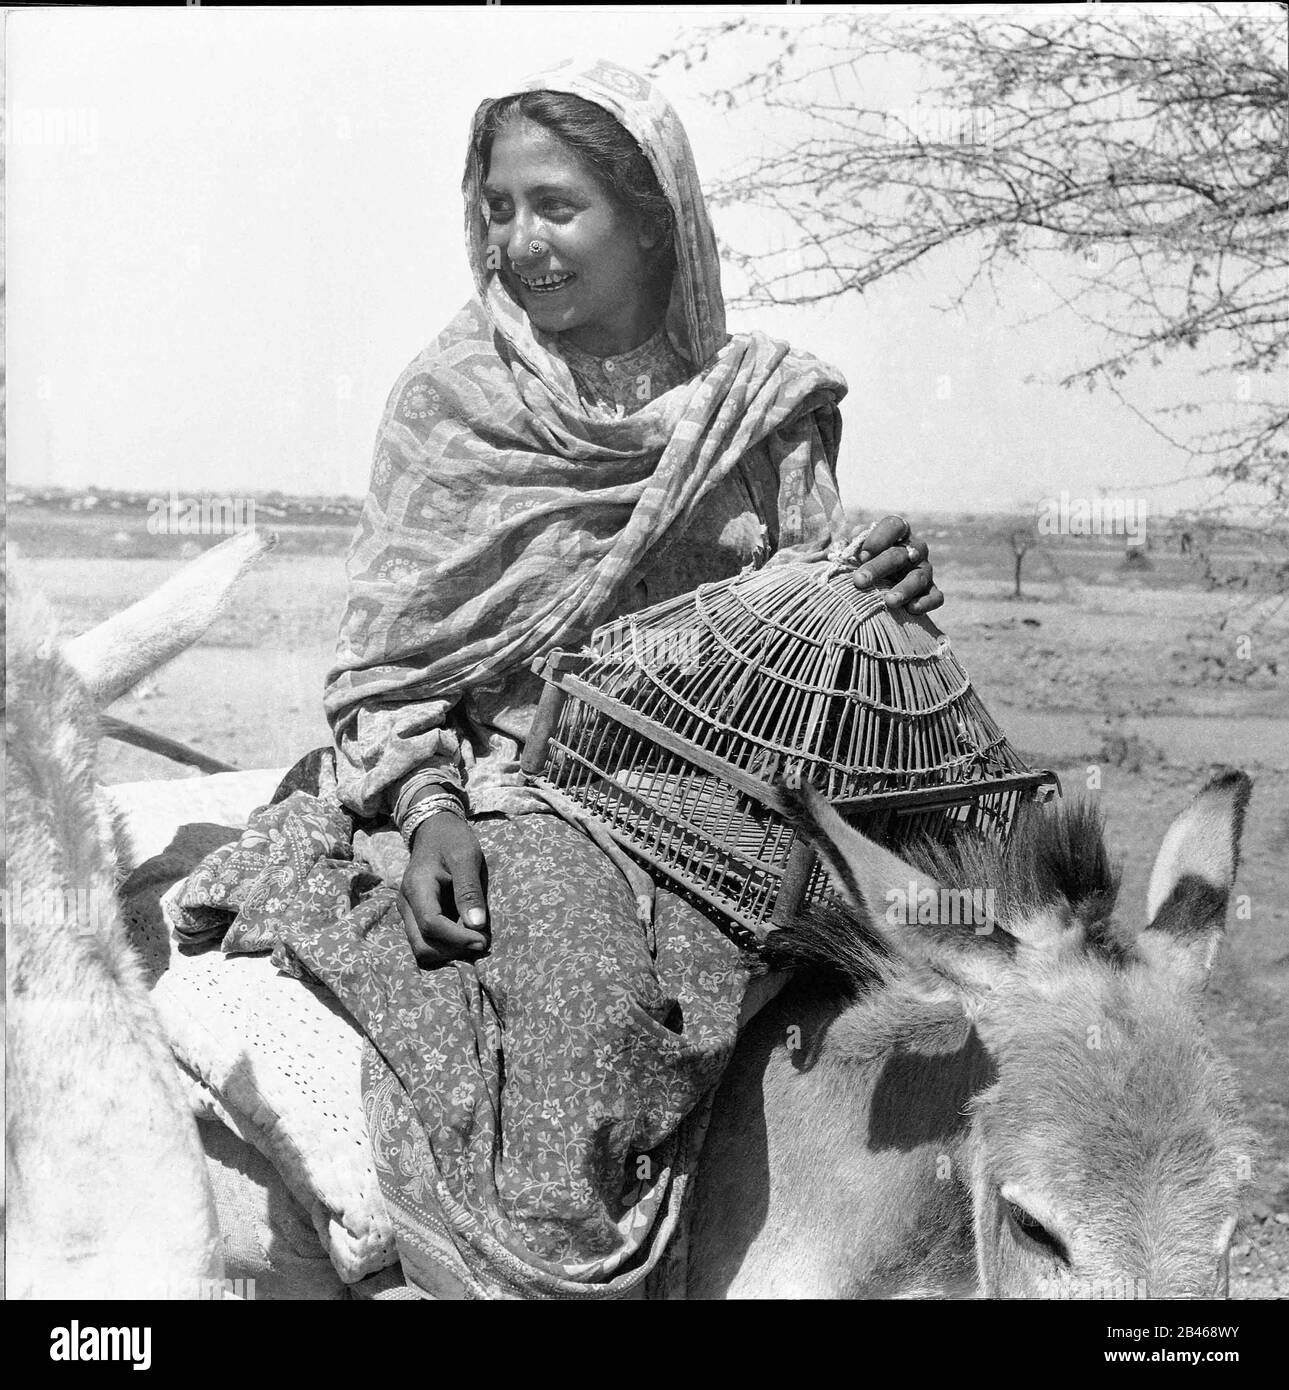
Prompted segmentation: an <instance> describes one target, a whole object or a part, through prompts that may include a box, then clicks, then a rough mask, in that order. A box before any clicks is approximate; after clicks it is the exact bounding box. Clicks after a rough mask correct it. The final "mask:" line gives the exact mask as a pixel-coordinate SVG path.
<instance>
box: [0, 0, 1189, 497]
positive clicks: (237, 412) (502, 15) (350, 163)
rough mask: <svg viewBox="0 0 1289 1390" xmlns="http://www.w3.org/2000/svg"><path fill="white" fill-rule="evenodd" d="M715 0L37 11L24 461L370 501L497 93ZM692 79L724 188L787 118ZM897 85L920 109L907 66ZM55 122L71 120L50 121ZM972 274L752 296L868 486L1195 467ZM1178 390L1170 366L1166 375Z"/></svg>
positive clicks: (26, 226)
mask: <svg viewBox="0 0 1289 1390" xmlns="http://www.w3.org/2000/svg"><path fill="white" fill-rule="evenodd" d="M700 14H701V12H700V11H698V9H697V8H696V7H681V8H677V9H674V10H672V9H668V8H665V7H664V8H659V9H648V10H646V9H635V8H632V7H625V6H624V7H620V8H618V9H614V8H612V7H605V8H601V9H594V10H591V9H586V8H580V7H579V8H576V9H568V10H565V9H558V8H553V7H543V8H539V9H531V8H511V7H508V6H505V5H502V6H497V7H492V8H478V7H471V8H468V9H467V8H446V9H445V8H438V7H434V8H428V9H425V10H405V9H388V10H386V9H366V8H364V9H342V8H314V9H291V10H267V9H253V10H252V9H247V10H208V9H201V8H191V9H167V10H141V9H129V10H126V9H122V10H88V9H79V10H29V11H10V12H9V13H8V15H7V16H6V18H7V43H6V49H7V52H6V63H7V74H8V81H7V92H6V125H5V131H6V136H7V139H8V146H9V148H8V150H7V158H8V200H7V210H8V219H9V220H8V228H7V251H8V275H9V281H8V309H9V327H8V367H9V378H8V381H9V387H8V407H9V477H10V480H11V481H12V482H15V483H29V484H30V483H47V484H56V485H63V486H85V485H90V484H98V485H100V486H104V487H125V488H136V489H155V490H156V491H157V492H158V493H164V492H166V491H168V490H169V489H171V488H174V489H175V490H176V491H178V492H179V493H181V494H193V493H200V494H226V493H229V492H236V491H238V490H239V489H245V490H265V489H269V488H281V489H283V490H285V491H304V492H347V493H357V494H361V493H362V492H364V491H365V490H366V486H367V475H368V470H369V466H370V459H371V447H372V442H373V439H374V435H375V430H376V426H377V423H378V421H379V416H380V412H381V409H382V407H383V404H384V401H385V397H386V394H387V392H388V391H389V389H390V387H391V386H392V384H393V382H394V380H395V378H396V377H397V375H398V374H399V372H400V371H401V370H402V368H403V367H404V366H405V365H406V363H407V362H408V361H409V360H410V359H411V358H412V357H413V356H414V355H415V354H416V352H417V351H418V350H419V349H420V348H421V347H422V346H423V345H424V344H425V343H426V342H428V341H429V340H430V339H431V338H432V337H433V336H434V335H435V334H436V333H437V332H438V331H439V329H440V328H441V327H442V326H443V325H444V324H445V323H446V322H447V321H448V319H449V318H450V317H451V316H452V315H453V314H454V313H455V312H456V310H457V309H458V308H459V307H460V305H461V304H462V303H463V302H464V301H465V300H466V298H467V297H468V295H469V293H470V280H469V274H468V270H467V267H466V261H465V253H464V247H463V241H462V209H461V199H460V192H459V189H460V177H461V167H462V161H463V158H464V151H465V138H466V131H467V127H468V122H469V118H470V115H471V113H472V112H473V110H474V108H475V106H476V105H477V103H478V102H479V101H480V100H481V99H482V98H483V97H485V96H494V95H499V94H501V93H503V92H506V91H508V90H511V89H512V88H513V86H514V84H515V82H516V81H517V79H519V78H521V77H523V76H526V75H527V74H529V73H531V72H534V71H536V70H539V69H540V68H542V67H544V66H546V65H547V64H549V63H550V62H552V61H554V60H556V59H559V58H563V57H565V56H568V55H569V54H574V55H585V56H590V55H592V54H596V53H598V54H602V55H603V56H605V57H608V58H612V59H615V60H616V61H618V62H621V63H624V64H626V65H627V66H630V67H634V68H637V69H643V68H644V67H645V66H646V65H647V64H648V63H649V61H650V60H651V59H652V58H653V57H654V56H655V55H656V54H657V53H658V52H659V51H660V50H662V49H664V48H666V47H668V46H670V45H671V44H672V42H673V41H674V39H675V37H676V35H677V33H678V31H679V30H680V29H681V28H682V27H683V26H684V25H686V24H692V23H693V22H695V19H696V17H699V16H700ZM773 15H774V17H775V19H776V20H779V21H781V22H784V23H789V24H791V23H806V22H809V20H810V18H811V17H812V14H811V11H810V10H809V9H806V10H803V9H801V8H799V7H788V8H778V7H776V8H775V9H774V10H773ZM738 56H739V55H738V54H737V52H735V53H732V54H730V55H729V58H728V61H730V62H736V61H737V58H738ZM663 85H664V86H665V88H666V90H667V92H668V95H669V96H670V97H671V98H672V101H673V102H674V104H675V105H676V107H677V109H678V110H679V112H680V115H681V118H682V120H684V122H685V124H686V127H687V129H688V130H689V133H690V137H691V140H692V143H693V145H694V148H695V152H696V155H697V158H698V161H699V170H700V173H702V174H704V175H705V176H708V177H710V176H712V175H714V174H715V173H717V172H718V171H720V170H723V169H729V168H731V167H732V166H734V165H736V164H737V163H739V162H740V161H741V160H742V158H744V157H745V155H746V153H747V151H748V150H749V148H752V147H755V145H756V143H757V142H759V141H762V140H764V138H765V137H766V135H767V132H764V131H756V130H751V129H749V128H748V127H747V125H746V118H740V117H737V116H735V117H733V118H731V117H728V116H724V115H720V116H718V115H716V114H715V113H714V111H713V109H712V108H711V107H710V106H709V105H708V104H706V103H705V102H704V101H703V100H702V99H701V93H702V92H703V91H704V90H706V89H709V88H710V87H711V86H713V85H714V81H713V74H710V73H704V72H701V71H699V72H696V73H694V74H684V73H680V74H677V75H676V76H675V77H673V78H672V79H671V80H668V81H664V84H663ZM882 85H883V86H884V88H885V91H884V92H883V93H882V95H883V96H884V98H885V99H886V100H889V101H890V102H891V104H896V105H906V104H911V102H912V98H913V89H912V87H911V86H910V85H909V82H908V75H907V74H890V75H889V77H888V79H887V80H884V82H883V84H882ZM864 96H865V99H866V100H868V101H869V102H870V103H871V102H872V99H873V96H874V93H873V92H872V91H871V90H870V91H868V92H866V93H865V94H864ZM55 121H61V122H64V123H65V124H66V127H67V130H68V131H69V132H70V135H69V137H68V138H67V139H65V140H64V141H62V142H57V141H51V140H49V139H45V140H34V139H32V138H31V132H32V131H33V130H34V129H37V128H40V129H44V130H49V129H52V128H53V127H52V126H51V125H50V122H55ZM739 217H740V214H739V213H738V212H735V211H729V210H723V211H722V212H721V214H720V216H719V217H718V219H717V228H718V232H724V233H725V234H726V235H728V236H729V237H730V239H731V240H734V241H738V239H739V231H740V222H739ZM957 254H958V253H956V252H955V253H954V255H955V256H956V255H957ZM966 263H967V262H966V261H964V260H956V261H955V260H949V259H945V260H943V261H942V262H940V263H931V264H928V266H927V268H926V269H925V270H924V271H922V272H920V273H919V274H918V275H917V276H916V277H911V278H908V279H904V280H900V281H897V282H890V283H887V284H884V285H881V286H879V287H877V289H875V290H874V291H872V292H870V293H869V294H868V295H866V296H865V297H864V298H863V299H859V298H855V297H848V298H847V299H846V300H844V301H835V302H833V303H831V304H830V305H828V306H825V307H813V308H809V309H802V310H783V311H775V312H765V311H758V312H757V313H756V314H755V315H754V316H739V315H733V314H732V315H731V325H730V326H731V328H733V329H738V328H739V327H750V326H753V325H755V326H757V327H760V328H763V329H765V330H766V331H767V332H770V333H773V334H775V335H777V336H780V337H784V338H787V339H789V340H790V341H791V342H792V343H793V344H794V345H795V346H797V347H800V348H804V349H807V350H809V351H812V352H814V353H815V354H817V355H818V356H820V357H823V358H825V359H827V360H830V361H832V362H834V363H835V364H836V365H838V366H840V367H841V368H842V370H843V371H844V373H845V375H846V377H847V379H848V381H849V382H850V387H851V393H850V396H849V397H848V399H847V402H846V403H845V405H844V406H843V413H844V417H845V434H844V440H843V456H842V466H841V477H842V485H843V491H844V493H845V494H846V497H847V500H848V501H850V502H852V503H854V504H856V505H859V506H861V507H863V508H865V509H867V508H870V507H872V508H879V507H880V508H906V509H908V510H918V511H926V510H939V509H954V510H963V509H966V510H987V509H990V508H999V507H1009V506H1013V505H1016V504H1019V503H1023V502H1025V501H1027V500H1034V499H1038V498H1044V497H1054V496H1057V495H1058V494H1059V493H1060V492H1061V491H1062V490H1066V491H1068V492H1070V493H1071V494H1072V495H1076V496H1077V495H1085V496H1095V495H1096V494H1097V492H1098V490H1100V489H1103V488H1109V489H1113V490H1115V491H1119V492H1122V491H1124V490H1127V489H1137V490H1141V489H1142V488H1143V487H1144V486H1145V485H1147V484H1151V483H1155V484H1157V483H1159V482H1162V481H1163V480H1165V479H1171V478H1175V477H1176V476H1178V474H1179V473H1181V472H1183V471H1184V470H1185V461H1184V459H1182V458H1180V457H1179V456H1178V455H1177V454H1176V453H1175V452H1174V451H1172V450H1170V449H1169V448H1168V447H1167V446H1166V445H1165V444H1163V443H1162V442H1161V441H1160V440H1159V439H1158V438H1157V437H1156V436H1155V435H1154V434H1152V433H1151V431H1150V430H1149V429H1148V428H1147V427H1146V426H1145V425H1143V424H1141V423H1140V422H1139V421H1137V420H1136V419H1135V418H1134V417H1133V416H1132V415H1131V414H1130V413H1129V412H1128V411H1126V410H1125V408H1124V407H1123V406H1121V405H1119V404H1118V403H1117V402H1115V401H1114V400H1113V398H1111V397H1109V396H1102V395H1100V394H1096V395H1091V396H1089V395H1087V394H1086V393H1084V392H1081V391H1080V392H1077V393H1075V392H1068V391H1061V390H1059V389H1058V388H1056V387H1047V386H1039V385H1032V384H1027V382H1026V378H1027V377H1029V376H1030V375H1032V374H1033V373H1034V372H1035V371H1042V370H1044V369H1045V368H1047V367H1048V366H1049V365H1050V366H1051V367H1053V368H1054V367H1055V366H1056V365H1057V362H1058V359H1059V361H1060V362H1061V363H1064V362H1066V361H1068V360H1070V357H1071V354H1073V353H1076V352H1077V351H1078V349H1079V347H1080V345H1081V344H1082V343H1084V342H1085V341H1086V339H1085V338H1084V336H1083V335H1084V330H1082V329H1081V328H1080V327H1079V326H1078V325H1077V324H1076V323H1075V322H1074V321H1073V320H1072V319H1071V318H1069V317H1068V316H1064V315H1058V316H1057V317H1055V318H1049V319H1047V320H1046V321H1045V323H1043V324H1042V325H1040V326H1034V327H1029V328H1025V327H1018V326H1017V325H1018V324H1019V323H1020V321H1021V320H1022V319H1023V318H1025V317H1026V315H1028V314H1030V313H1033V312H1036V311H1038V310H1040V309H1043V308H1045V307H1047V306H1048V304H1049V298H1048V296H1047V293H1046V291H1045V290H1044V289H1043V287H1042V286H1041V285H1040V284H1039V282H1038V281H1037V280H1035V279H1033V278H1032V277H1030V276H1028V275H1027V274H1026V273H1025V272H1019V273H1017V274H1016V275H1015V276H1013V277H1012V278H1011V279H1010V280H1009V281H1008V282H1007V294H1008V302H1007V304H1006V305H1005V306H1004V307H1003V308H1001V309H999V308H997V307H995V306H994V305H993V303H992V301H990V300H989V299H987V298H986V297H985V296H983V295H981V296H978V297H976V298H974V299H973V300H972V301H971V306H970V312H969V313H968V314H966V315H961V314H959V315H954V316H948V315H943V314H940V313H938V312H936V310H935V309H934V308H933V307H932V306H933V305H934V304H936V303H938V302H943V300H944V298H945V296H946V294H947V292H948V290H949V289H950V288H951V286H952V285H953V284H954V282H955V277H956V276H957V275H958V274H959V273H960V272H961V271H962V269H963V267H964V265H965V264H966ZM1166 399H1167V394H1166V389H1165V383H1164V380H1163V379H1162V378H1157V379H1153V380H1145V381H1144V382H1143V383H1142V384H1141V387H1140V389H1139V390H1138V393H1137V400H1138V401H1139V402H1140V403H1143V404H1146V405H1150V404H1159V403H1163V402H1164V401H1165V400H1166ZM1150 495H1151V497H1152V500H1153V501H1154V503H1155V505H1156V506H1160V507H1162V508H1164V509H1167V508H1169V507H1171V506H1172V505H1179V504H1182V503H1187V502H1189V501H1191V500H1193V499H1194V497H1195V496H1196V494H1195V492H1194V491H1193V490H1192V489H1190V488H1184V489H1182V490H1172V491H1165V492H1160V493H1156V492H1154V491H1152V492H1151V494H1150Z"/></svg>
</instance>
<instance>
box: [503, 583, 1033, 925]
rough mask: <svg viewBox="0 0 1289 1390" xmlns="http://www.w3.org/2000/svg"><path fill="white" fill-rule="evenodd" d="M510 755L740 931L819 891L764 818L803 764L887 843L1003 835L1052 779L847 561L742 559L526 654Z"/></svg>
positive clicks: (782, 827)
mask: <svg viewBox="0 0 1289 1390" xmlns="http://www.w3.org/2000/svg"><path fill="white" fill-rule="evenodd" d="M533 669H534V670H535V671H536V672H537V673H538V674H539V675H541V676H542V677H543V679H544V682H545V686H544V690H543V695H542V699H541V703H540V705H539V707H538V711H537V715H536V717H535V719H534V721H533V725H532V730H531V732H530V735H529V738H528V741H527V743H526V745H525V751H524V761H523V768H524V771H525V772H526V773H528V774H529V775H530V776H531V777H532V778H533V779H534V780H535V781H536V782H537V783H539V784H540V785H544V786H546V787H549V788H552V789H555V790H557V791H558V792H559V793H561V794H562V795H563V796H565V797H567V798H569V799H570V800H571V801H572V802H574V803H575V804H576V805H577V806H578V807H579V808H580V810H581V811H582V812H583V813H585V814H587V815H589V816H591V817H593V818H594V819H595V820H596V821H598V822H599V823H600V824H601V825H603V826H604V827H605V829H606V830H607V831H608V833H609V834H610V835H611V836H612V837H613V838H614V840H615V841H616V842H617V843H619V844H621V845H622V846H623V847H624V848H625V849H627V850H628V851H629V852H630V853H632V854H633V855H635V856H636V857H637V858H639V859H641V860H643V861H644V862H645V863H646V864H647V865H649V866H650V867H651V868H652V869H654V870H656V871H658V872H660V873H662V874H664V875H666V876H667V877H668V878H670V879H671V880H672V881H673V882H674V883H676V884H678V885H680V886H681V887H682V888H683V889H685V890H687V891H688V892H690V893H692V894H694V895H696V896H697V897H698V898H699V899H700V900H702V901H703V902H704V903H706V904H707V905H708V906H709V907H711V908H712V909H714V910H715V912H716V913H717V914H718V917H719V919H720V920H721V924H722V926H724V927H725V929H726V930H727V931H729V933H730V934H731V935H732V936H733V937H734V938H735V939H736V940H738V941H739V942H740V943H741V944H743V945H745V946H749V947H755V946H756V945H757V944H758V943H759V941H760V940H761V938H762V937H763V936H764V934H765V932H766V931H767V930H769V929H770V927H771V926H773V925H781V924H783V923H785V922H787V921H789V920H790V919H791V917H792V916H793V915H794V914H795V913H797V912H799V911H800V910H801V908H802V907H803V906H804V905H805V904H807V903H809V902H811V901H817V900H818V899H819V898H821V897H822V896H823V895H824V894H826V893H827V891H828V885H827V881H826V879H825V876H824V874H823V871H822V868H821V866H820V865H819V864H818V863H817V862H816V858H815V855H814V853H813V851H812V850H810V848H809V847H808V846H807V845H805V843H804V842H801V843H797V841H796V836H795V833H794V831H793V829H792V827H791V826H789V825H788V824H786V823H785V822H784V821H783V820H782V818H780V817H779V816H778V815H777V814H776V813H775V811H774V809H773V808H774V805H775V802H774V798H773V794H772V787H773V785H774V783H775V782H776V781H778V780H780V779H782V778H784V777H788V776H794V777H800V778H801V779H802V780H804V781H808V782H810V783H811V784H812V785H813V786H815V787H816V788H818V789H819V790H820V791H821V792H823V793H824V795H826V796H827V797H828V798H829V800H830V801H831V802H832V803H833V804H834V805H835V806H836V807H837V808H838V810H839V811H841V813H842V814H843V815H844V816H845V817H846V819H847V820H848V821H849V822H850V823H851V824H852V825H854V826H855V827H856V828H857V829H859V830H862V831H863V832H864V833H865V834H867V835H869V836H871V837H872V838H874V839H877V840H879V841H881V842H882V843H883V844H886V845H888V846H890V847H891V848H896V849H897V848H898V847H899V846H900V845H902V844H906V843H908V842H909V841H910V840H912V839H915V838H918V837H920V836H927V835H930V836H937V837H942V836H944V835H945V834H947V833H953V832H956V831H961V830H969V831H979V832H981V833H985V834H990V835H997V836H1006V835H1007V833H1008V832H1009V830H1010V828H1011V825H1012V823H1013V821H1014V819H1015V815H1016V812H1017V809H1018V808H1019V807H1020V805H1021V804H1023V803H1024V802H1026V801H1029V800H1033V799H1042V798H1045V797H1046V796H1048V795H1051V793H1052V792H1053V791H1054V790H1055V789H1056V788H1057V783H1056V779H1055V778H1054V777H1053V776H1052V774H1051V773H1048V772H1036V771H1034V770H1032V769H1031V768H1029V767H1027V766H1026V765H1025V764H1024V762H1023V761H1022V760H1021V759H1020V758H1019V757H1018V756H1017V754H1016V753H1015V751H1014V750H1013V749H1012V747H1011V745H1010V744H1009V743H1008V742H1007V740H1006V738H1005V737H1004V736H1003V734H1002V731H1001V730H1000V729H999V728H998V726H997V725H996V724H995V722H994V721H993V719H992V718H991V717H990V715H989V712H988V711H987V710H986V709H985V708H984V706H983V704H981V702H980V699H979V697H978V696H977V695H976V693H975V691H974V690H973V689H972V686H971V682H970V680H969V679H968V677H967V674H966V672H965V671H964V670H963V668H962V666H961V665H960V664H959V662H958V660H957V658H956V656H955V655H954V653H953V651H952V649H951V647H950V645H949V640H948V638H947V637H945V636H944V634H943V633H942V632H940V630H939V629H938V628H937V627H936V626H935V625H934V624H933V623H932V622H930V621H929V620H928V619H927V618H925V617H915V616H913V615H910V614H908V613H905V612H904V611H903V610H891V609H889V608H888V607H887V606H886V603H885V598H884V594H883V592H881V591H871V590H870V591H867V592H865V591H863V590H860V589H857V588H856V587H855V584H854V566H853V564H852V563H849V562H845V561H832V562H827V561H821V562H817V563H813V564H784V565H777V566H771V567H768V568H766V569H762V570H756V571H750V572H745V573H744V574H742V575H740V576H738V577H737V578H735V579H732V580H727V581H724V582H722V583H719V584H706V585H703V586H701V587H700V588H699V589H697V590H695V591H694V592H693V593H690V594H685V595H682V596H680V597H679V598H675V599H670V600H668V601H667V602H665V603H661V604H657V605H655V606H654V607H652V608H647V609H644V610H642V611H641V612H639V613H634V614H631V615H630V616H628V617H626V618H622V619H620V620H618V621H616V622H613V623H610V624H608V625H606V626H604V627H601V628H599V629H597V631H596V632H595V634H594V635H593V637H592V639H591V642H590V645H589V648H588V649H587V650H586V651H584V652H580V653H570V652H563V651H555V652H552V653H550V654H549V655H548V656H547V657H545V658H543V659H540V660H538V661H537V662H535V663H534V668H533Z"/></svg>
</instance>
